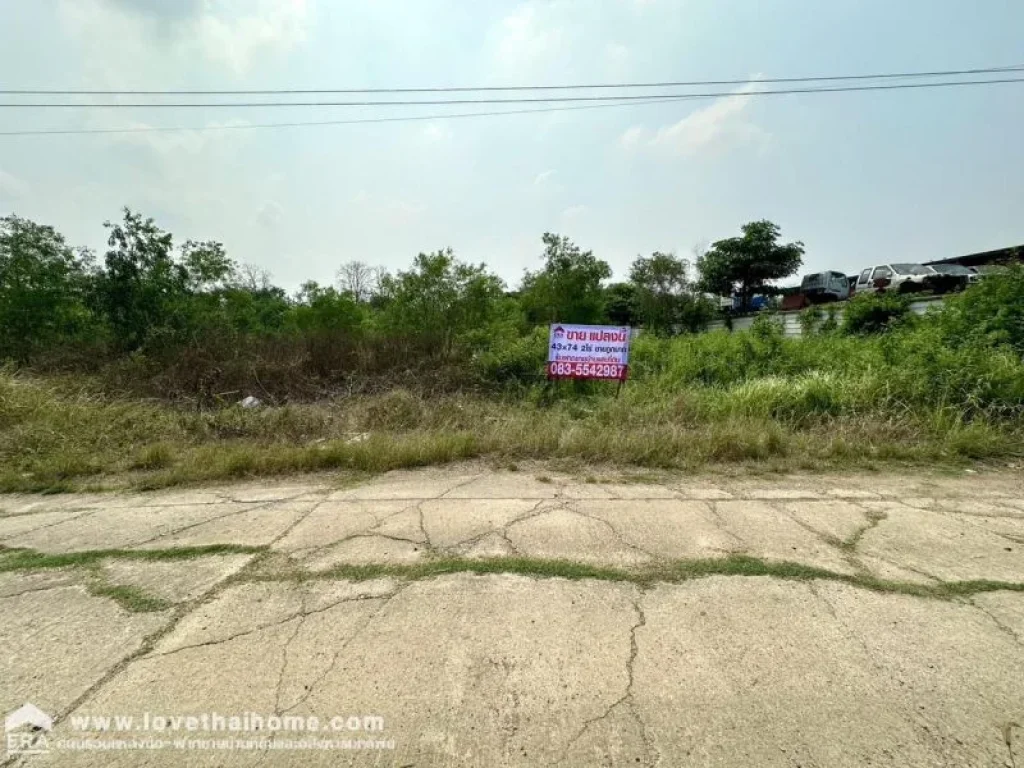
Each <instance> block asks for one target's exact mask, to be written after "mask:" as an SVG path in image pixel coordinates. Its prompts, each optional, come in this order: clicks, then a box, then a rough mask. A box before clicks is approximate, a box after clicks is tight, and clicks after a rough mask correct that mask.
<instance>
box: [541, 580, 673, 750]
mask: <svg viewBox="0 0 1024 768" xmlns="http://www.w3.org/2000/svg"><path fill="white" fill-rule="evenodd" d="M644 594H645V590H644V589H643V588H638V590H637V595H636V597H635V598H634V599H633V609H634V610H635V611H636V622H635V623H634V624H633V625H632V626H631V627H630V629H629V657H628V658H627V659H626V690H625V692H624V693H623V694H622V696H620V697H619V698H618V699H616V700H615V701H613V702H612V703H611V704H610V705H609V706H608V707H607V708H605V711H604V712H602V713H601V714H600V715H598V716H597V717H592V718H590V719H589V720H585V721H584V723H583V725H582V726H581V727H580V729H579V731H577V732H576V734H575V735H574V736H573V737H572V738H571V739H569V741H568V742H567V743H566V745H565V748H564V749H563V750H562V753H561V757H560V759H559V761H558V762H559V764H561V763H564V762H565V761H566V759H567V758H568V756H569V751H570V750H571V749H572V748H573V746H574V745H575V744H576V743H577V742H578V741H579V740H580V739H582V738H583V736H584V735H585V734H586V733H587V731H588V730H589V729H590V728H591V726H593V725H595V724H597V723H600V722H603V721H605V720H607V719H608V718H609V717H611V715H612V713H613V712H614V711H615V710H616V709H618V708H619V707H620V706H623V707H625V708H626V709H627V711H628V712H629V714H630V716H631V717H632V718H633V720H634V721H635V722H636V724H637V726H638V727H639V729H640V740H641V742H642V743H643V750H644V753H643V755H642V757H641V758H638V759H637V762H638V763H639V762H641V760H642V764H643V765H646V766H652V765H657V764H658V763H659V762H660V759H661V758H660V755H659V754H658V750H657V748H656V747H655V745H654V741H653V739H652V738H651V734H650V731H649V729H648V727H647V724H646V723H645V722H644V720H643V718H642V717H641V716H640V712H639V711H638V709H637V706H636V698H635V696H634V690H635V685H636V680H635V677H634V672H633V670H634V667H635V665H636V659H637V656H638V655H639V653H640V648H639V645H638V644H637V639H636V633H637V630H639V629H640V628H641V627H645V626H647V615H646V614H645V613H644V609H643V599H644Z"/></svg>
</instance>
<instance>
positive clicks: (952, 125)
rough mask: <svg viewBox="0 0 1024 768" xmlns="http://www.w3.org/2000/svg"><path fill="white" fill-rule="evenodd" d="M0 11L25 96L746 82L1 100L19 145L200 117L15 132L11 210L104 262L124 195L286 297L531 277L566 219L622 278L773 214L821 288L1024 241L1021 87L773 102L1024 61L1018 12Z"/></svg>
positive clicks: (579, 4) (868, 4) (0, 145)
mask: <svg viewBox="0 0 1024 768" xmlns="http://www.w3.org/2000/svg"><path fill="white" fill-rule="evenodd" d="M0 18H2V24H0V87H2V88H7V89H13V88H40V89H41V88H68V89H89V88H92V89H113V90H126V89H153V90H161V89H253V88H268V89H273V88H385V87H431V86H482V85H542V84H556V85H557V84H566V83H581V82H583V83H615V82H628V81H665V80H736V81H739V82H740V83H746V84H741V85H738V86H733V87H726V88H724V91H725V92H728V95H724V96H722V97H719V98H714V99H706V100H699V101H681V102H674V103H661V104H653V105H640V104H634V105H629V106H624V107H615V108H608V109H592V110H591V109H588V110H575V111H564V112H555V113H543V114H519V115H504V116H493V117H474V118H472V119H447V120H445V119H430V120H422V121H410V122H390V123H373V124H349V125H329V126H328V125H321V126H304V127H288V128H276V129H267V128H264V129H254V128H248V129H247V128H244V127H243V128H237V127H232V126H240V125H241V126H244V125H246V124H261V123H268V122H295V121H307V122H308V121H330V120H346V119H361V118H374V117H383V116H397V115H424V116H429V115H436V114H440V113H443V112H445V111H456V112H466V111H473V110H479V109H486V110H494V109H499V110H500V109H517V108H522V107H517V106H516V105H513V106H512V107H501V106H498V107H493V106H491V107H473V106H470V107H445V106H441V107H438V106H434V107H422V106H420V107H412V108H397V107H384V108H382V107H322V108H311V107H307V108H287V109H270V108H256V109H241V108H223V109H210V108H204V109H159V110H158V109H112V110H104V109H100V108H88V109H73V110H56V109H46V110H43V109H6V108H5V109H0V131H15V130H32V129H75V128H89V129H96V128H123V127H132V128H145V127H174V128H186V129H188V130H182V131H170V132H136V133H128V134H92V135H48V136H46V135H44V136H0V215H5V214H7V213H11V212H13V213H17V214H18V215H21V216H25V217H28V218H31V219H34V220H36V221H40V222H43V223H47V224H51V225H53V226H55V227H56V228H57V229H59V230H60V231H61V232H63V233H64V234H65V236H66V237H67V239H68V241H69V242H70V243H72V244H75V245H84V246H89V247H92V248H95V249H96V250H97V251H99V252H101V253H102V250H103V247H104V245H105V230H104V228H103V226H102V224H103V222H104V221H105V220H109V219H116V218H118V216H119V214H120V209H121V208H122V207H123V206H126V205H127V206H130V207H131V208H133V209H135V210H138V211H141V212H142V213H144V214H145V215H147V216H151V217H153V218H154V219H156V221H157V223H158V224H159V225H160V226H162V227H163V228H165V229H167V230H169V231H171V232H173V233H174V235H175V238H176V242H179V243H180V242H184V240H186V239H189V238H191V239H197V240H205V239H215V240H219V241H221V242H223V243H224V244H225V246H226V248H227V250H228V252H229V254H230V255H231V256H232V257H234V258H235V259H236V260H238V261H239V262H246V263H250V264H255V265H257V266H261V267H264V268H266V269H268V270H269V271H270V272H271V274H272V275H273V277H274V280H275V282H276V283H277V284H279V285H282V286H284V287H286V288H289V289H294V288H296V287H297V286H298V285H299V284H300V283H302V282H303V281H305V280H307V279H314V280H317V281H319V282H321V283H331V282H332V281H333V280H334V275H335V272H336V270H337V268H338V266H339V265H340V264H342V263H344V262H347V261H352V260H360V261H364V262H367V263H369V264H373V265H381V266H384V267H386V268H388V269H391V270H396V269H403V268H406V267H407V266H408V265H409V264H410V263H411V261H412V259H413V258H414V257H415V255H416V254H417V253H419V252H425V251H433V250H437V249H439V248H443V247H447V246H451V247H452V248H453V249H454V250H455V252H456V254H457V256H458V257H459V258H461V259H462V260H464V261H468V262H472V263H480V262H483V263H486V264H487V265H488V266H489V267H490V268H491V269H492V270H494V271H495V272H497V273H498V274H499V275H500V276H501V277H503V278H504V279H505V280H506V281H508V283H509V284H510V285H511V286H514V285H515V284H516V283H518V281H519V279H520V278H521V276H522V274H523V270H524V269H536V268H537V267H539V266H540V263H541V260H540V256H541V253H542V245H541V234H542V233H544V232H547V231H551V232H557V233H560V234H564V235H568V236H569V237H571V238H572V239H573V240H574V241H575V242H576V243H578V244H579V245H580V246H581V247H583V248H584V249H590V250H593V251H594V253H595V254H596V255H597V256H599V257H601V258H603V259H605V260H606V261H608V263H609V264H611V266H612V269H613V271H614V273H615V275H616V277H618V278H623V277H624V276H625V275H626V273H627V272H628V267H629V264H630V262H631V261H632V260H633V259H635V258H636V256H637V255H639V254H649V253H651V252H652V251H656V250H660V251H672V252H675V253H677V254H678V255H680V256H684V257H690V256H691V255H692V253H693V250H694V247H695V245H697V244H700V243H705V244H706V243H709V242H713V241H715V240H718V239H721V238H725V237H731V236H734V235H737V234H739V228H740V226H741V225H742V224H743V223H745V222H748V221H751V220H755V219H770V220H772V221H774V222H775V223H777V224H778V225H779V226H780V227H781V229H782V236H783V239H785V240H787V241H788V240H801V241H802V242H803V243H804V244H805V246H806V255H805V267H804V270H802V271H804V272H806V271H815V270H819V269H840V270H843V271H846V272H847V273H848V274H853V273H854V272H856V271H858V270H860V269H861V268H863V267H866V266H868V265H871V264H874V263H878V262H883V261H902V262H907V261H925V260H930V259H935V258H945V257H949V256H955V255H958V254H964V253H970V252H976V251H982V250H989V249H993V248H1000V247H1005V246H1009V245H1015V244H1021V243H1024V216H1022V215H1021V212H1022V211H1024V141H1021V135H1020V130H1021V129H1020V126H1021V125H1024V83H1020V84H1006V85H990V86H984V87H977V88H958V89H922V90H916V91H914V90H903V91H889V92H882V93H846V94H819V95H806V94H804V95H797V94H794V95H786V96H771V97H760V98H758V97H752V96H750V95H749V92H750V91H751V90H755V89H757V88H758V87H762V86H759V85H758V82H757V81H758V80H759V79H763V78H766V77H799V76H813V75H844V74H862V73H879V72H907V71H923V70H945V69H963V68H973V67H986V66H1010V65H1017V64H1024V46H1022V45H1021V42H1020V30H1022V29H1024V3H1021V2H1020V0H983V1H982V2H965V1H964V0H900V1H899V2H892V0H831V1H830V2H827V3H822V2H812V0H772V2H770V3H768V2H760V3H758V2H754V1H753V0H488V2H479V3H472V2H466V0H406V1H405V2H398V0H359V1H358V2H355V1H353V2H349V0H0ZM711 90H716V89H714V88H712V89H711ZM717 90H718V91H723V88H718V89H717ZM498 95H500V94H498ZM18 98H21V100H22V101H27V100H29V97H14V96H0V101H3V102H8V103H9V102H13V101H16V100H17V99H18ZM335 98H338V97H335ZM108 100H109V99H108ZM526 106H527V108H528V107H529V106H530V105H526ZM210 128H212V130H200V129H210Z"/></svg>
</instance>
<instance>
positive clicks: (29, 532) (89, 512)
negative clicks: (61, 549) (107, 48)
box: [0, 509, 104, 541]
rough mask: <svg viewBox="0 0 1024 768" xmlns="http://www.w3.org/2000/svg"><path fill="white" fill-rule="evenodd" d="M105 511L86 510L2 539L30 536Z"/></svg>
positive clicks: (0, 537)
mask: <svg viewBox="0 0 1024 768" xmlns="http://www.w3.org/2000/svg"><path fill="white" fill-rule="evenodd" d="M103 511H104V510H103V509H90V510H86V511H84V512H82V513H81V514H77V515H75V516H74V517H68V518H65V519H64V520H58V521H57V522H55V523H47V524H46V525H40V526H37V527H36V528H30V529H29V530H27V531H18V533H14V534H11V535H10V536H0V541H7V540H9V539H18V538H21V537H22V536H30V535H32V534H33V533H38V532H39V531H45V530H46V529H47V528H56V527H57V526H58V525H66V524H67V523H73V522H74V521H75V520H81V519H83V518H86V517H89V515H95V514H96V513H98V512H103Z"/></svg>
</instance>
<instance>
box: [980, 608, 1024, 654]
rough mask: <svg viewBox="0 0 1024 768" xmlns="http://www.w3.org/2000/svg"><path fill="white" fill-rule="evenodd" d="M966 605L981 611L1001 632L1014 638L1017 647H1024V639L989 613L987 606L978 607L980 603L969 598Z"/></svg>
mask: <svg viewBox="0 0 1024 768" xmlns="http://www.w3.org/2000/svg"><path fill="white" fill-rule="evenodd" d="M966 603H967V604H968V605H970V606H971V607H972V608H975V609H977V610H979V611H981V612H982V613H983V614H985V616H987V617H988V618H989V619H990V620H991V621H992V623H993V624H995V625H996V627H998V628H999V629H1000V631H1002V632H1003V633H1004V634H1006V635H1009V636H1010V638H1012V639H1013V641H1014V642H1015V643H1016V644H1017V645H1019V646H1021V647H1024V637H1021V636H1020V635H1018V634H1017V633H1016V632H1015V631H1014V629H1013V627H1011V626H1009V625H1008V624H1004V623H1003V622H1002V621H1001V620H1000V619H999V617H998V616H996V615H995V614H994V613H992V612H991V611H989V610H988V609H987V608H986V607H985V606H983V605H978V603H977V602H975V600H974V598H968V599H967V601H966Z"/></svg>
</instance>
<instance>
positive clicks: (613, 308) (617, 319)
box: [604, 283, 638, 325]
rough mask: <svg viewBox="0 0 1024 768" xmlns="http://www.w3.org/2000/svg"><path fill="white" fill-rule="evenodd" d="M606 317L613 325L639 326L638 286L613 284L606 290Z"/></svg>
mask: <svg viewBox="0 0 1024 768" xmlns="http://www.w3.org/2000/svg"><path fill="white" fill-rule="evenodd" d="M604 315H605V318H606V319H607V320H608V322H609V323H611V324H612V325H637V323H638V321H637V315H636V286H634V285H633V284H632V283H612V284H611V285H609V286H608V287H607V288H606V289H605V302H604Z"/></svg>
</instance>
